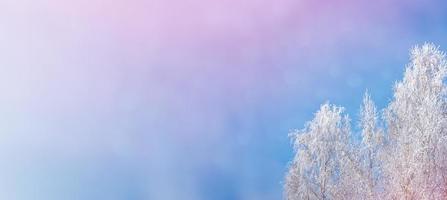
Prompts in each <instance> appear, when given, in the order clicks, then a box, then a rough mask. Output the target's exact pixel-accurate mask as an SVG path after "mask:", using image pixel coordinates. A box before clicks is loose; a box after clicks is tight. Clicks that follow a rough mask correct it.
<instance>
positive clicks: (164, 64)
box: [0, 0, 447, 200]
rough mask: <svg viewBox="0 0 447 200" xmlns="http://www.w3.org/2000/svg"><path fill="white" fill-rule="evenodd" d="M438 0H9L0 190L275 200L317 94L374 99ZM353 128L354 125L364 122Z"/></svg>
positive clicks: (442, 23)
mask: <svg viewBox="0 0 447 200" xmlns="http://www.w3.org/2000/svg"><path fill="white" fill-rule="evenodd" d="M445 11H447V4H446V3H444V2H443V1H434V0H433V1H422V0H415V1H385V0H383V1H382V0H379V1H375V2H374V3H371V2H370V1H354V0H349V1H337V2H329V1H292V0H280V1H273V0H272V1H269V0H267V1H262V2H258V1H255V0H248V1H244V2H240V1H236V0H228V1H202V0H188V1H177V0H168V1H162V0H150V1H144V0H141V1H140V0H138V1H110V2H105V1H100V0H90V1H87V0H79V1H65V0H64V1H56V0H38V1H30V0H21V1H17V0H6V1H2V2H0V29H1V31H0V41H1V42H2V44H3V45H2V47H1V48H0V52H1V54H0V55H1V56H0V66H2V67H1V68H2V69H3V70H2V71H3V72H2V73H1V74H0V83H1V84H0V91H1V93H0V102H1V103H0V110H1V111H2V113H3V115H0V116H1V118H0V159H2V161H3V162H2V163H3V164H2V165H1V166H0V176H1V177H3V178H2V181H0V199H46V200H48V199H136V200H138V199H154V200H171V199H184V200H201V199H203V200H205V199H206V200H208V199H213V200H221V199H222V200H223V199H225V200H228V199H247V200H250V199H257V200H262V199H281V197H282V181H283V177H284V174H285V172H286V170H287V164H288V162H289V161H290V160H291V159H292V156H293V150H292V146H291V144H290V139H289V138H288V133H289V131H290V130H292V129H295V128H298V129H300V128H303V127H304V123H305V122H306V121H308V120H311V119H312V116H313V113H314V112H315V111H316V110H317V109H318V108H319V105H320V104H321V103H324V102H325V101H330V102H331V103H334V104H337V105H340V106H344V107H346V110H347V113H348V114H349V115H350V116H351V117H352V118H353V122H355V121H356V119H357V115H358V114H357V113H358V108H359V105H360V102H361V98H362V95H363V93H364V91H365V90H366V89H368V90H369V92H370V93H371V95H372V98H373V99H374V100H375V101H376V103H377V104H378V106H379V107H380V108H383V107H384V106H385V105H386V104H387V102H388V101H389V100H390V99H391V98H392V86H393V84H394V82H395V81H397V80H399V79H400V78H401V77H402V74H403V70H404V67H405V65H406V64H407V63H408V62H409V60H408V59H409V49H410V48H411V47H413V46H414V45H417V44H423V43H424V42H433V43H435V44H437V45H439V46H440V48H441V50H445V49H447V39H446V37H445V36H446V35H447V34H446V33H447V12H445ZM355 126H356V125H355V124H353V127H354V128H355Z"/></svg>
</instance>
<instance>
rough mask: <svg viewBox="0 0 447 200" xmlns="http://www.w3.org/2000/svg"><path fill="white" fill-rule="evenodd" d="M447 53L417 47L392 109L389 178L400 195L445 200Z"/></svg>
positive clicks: (393, 192) (388, 113)
mask: <svg viewBox="0 0 447 200" xmlns="http://www.w3.org/2000/svg"><path fill="white" fill-rule="evenodd" d="M446 72H447V68H446V61H445V55H444V54H443V53H442V52H440V51H439V50H438V48H436V47H435V46H434V45H432V44H426V45H423V46H422V47H415V48H414V49H413V50H412V52H411V63H410V64H409V65H408V67H407V68H406V71H405V74H404V78H403V80H402V81H400V82H398V83H397V84H396V86H395V89H394V99H393V101H392V102H391V103H390V105H389V106H388V107H387V109H386V115H385V118H386V124H387V127H388V134H389V138H390V142H389V145H390V146H389V147H388V148H387V149H388V159H386V160H385V163H386V165H385V166H386V168H385V172H386V176H385V177H389V184H390V185H389V186H388V187H387V188H389V189H390V190H389V194H390V198H394V199H440V198H442V197H443V195H444V194H443V192H444V190H445V189H444V188H443V187H445V186H443V185H445V184H444V183H445V180H443V179H442V177H443V176H444V175H443V174H444V173H446V171H445V163H444V161H443V160H444V158H443V157H445V156H447V154H445V153H446V152H445V150H444V149H445V143H444V141H445V140H444V138H445V136H446V133H447V132H446V130H445V128H446V119H447V118H446V115H445V105H446V100H445V92H446V87H445V85H444V82H443V81H444V79H445V76H446Z"/></svg>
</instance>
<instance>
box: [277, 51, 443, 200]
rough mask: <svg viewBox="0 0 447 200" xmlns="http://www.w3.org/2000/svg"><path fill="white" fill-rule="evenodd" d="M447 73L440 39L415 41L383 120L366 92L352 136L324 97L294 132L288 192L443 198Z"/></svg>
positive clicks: (297, 195) (291, 195)
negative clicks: (436, 41)
mask: <svg viewBox="0 0 447 200" xmlns="http://www.w3.org/2000/svg"><path fill="white" fill-rule="evenodd" d="M446 76H447V61H446V57H445V54H444V53H442V52H440V51H439V50H438V48H437V47H435V46H434V45H433V44H424V45H423V46H420V47H418V46H417V47H415V48H413V49H412V51H411V62H410V64H408V66H407V67H406V70H405V73H404V78H403V80H402V81H399V82H397V83H396V85H395V87H394V95H393V99H392V100H391V102H390V104H389V105H388V106H387V107H386V108H385V109H384V110H383V121H380V119H379V118H378V111H377V109H376V107H375V105H374V103H373V102H372V100H371V98H370V96H369V95H368V94H365V96H364V98H363V104H362V106H361V111H360V124H359V125H360V128H361V133H360V135H361V141H358V140H357V142H355V141H354V142H353V141H351V140H352V137H351V135H352V133H351V130H350V123H349V118H348V117H347V116H344V115H343V108H341V107H337V106H333V105H329V104H327V103H326V104H323V105H322V106H321V108H320V110H319V111H318V112H317V113H316V114H315V117H314V119H313V120H312V121H310V122H308V123H307V125H306V127H305V129H303V130H301V131H297V132H295V133H294V134H292V135H293V139H294V147H295V152H296V155H295V157H294V160H293V162H292V164H291V166H290V168H289V171H288V173H287V176H286V184H285V197H286V199H287V200H298V199H404V200H412V199H422V200H424V199H447V99H446V94H447V93H446V92H447V87H446V85H445V84H444V81H445V78H446ZM379 124H383V126H379Z"/></svg>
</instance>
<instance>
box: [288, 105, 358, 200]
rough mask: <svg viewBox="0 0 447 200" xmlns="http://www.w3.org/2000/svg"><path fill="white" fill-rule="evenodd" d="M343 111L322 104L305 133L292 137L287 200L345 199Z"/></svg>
mask: <svg viewBox="0 0 447 200" xmlns="http://www.w3.org/2000/svg"><path fill="white" fill-rule="evenodd" d="M342 114H343V108H341V107H336V106H333V105H330V104H328V103H326V104H323V105H322V106H321V108H320V110H319V111H318V112H317V113H316V114H315V118H314V119H313V120H312V121H310V122H308V123H307V126H306V128H305V129H303V130H300V131H297V132H295V133H293V137H294V138H295V145H294V146H295V150H296V152H297V154H296V156H295V158H294V161H293V163H292V165H291V167H290V171H289V173H288V175H287V178H286V185H285V191H286V196H287V199H289V200H295V199H334V198H337V197H341V196H343V195H346V193H344V191H342V189H343V188H344V187H345V186H344V183H346V180H347V178H346V174H347V173H346V170H345V169H344V165H345V163H344V161H345V160H346V158H345V153H346V152H348V151H349V141H348V139H349V134H350V127H349V118H348V116H347V115H342Z"/></svg>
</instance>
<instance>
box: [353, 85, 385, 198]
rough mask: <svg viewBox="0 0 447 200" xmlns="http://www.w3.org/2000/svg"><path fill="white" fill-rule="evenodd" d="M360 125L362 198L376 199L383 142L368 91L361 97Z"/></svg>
mask: <svg viewBox="0 0 447 200" xmlns="http://www.w3.org/2000/svg"><path fill="white" fill-rule="evenodd" d="M360 127H361V135H362V142H361V145H360V147H359V151H358V156H359V167H360V169H361V173H360V176H361V189H362V192H361V193H362V195H361V196H362V199H377V198H379V197H380V195H379V194H378V192H379V191H380V190H379V189H380V188H378V187H379V185H378V184H379V178H381V174H380V173H381V161H380V159H379V155H378V153H379V149H380V147H381V146H382V143H383V132H382V130H381V129H380V128H379V127H378V114H377V108H376V106H375V104H374V102H373V101H372V100H371V97H370V95H369V94H368V93H365V95H364V97H363V104H362V106H361V107H360Z"/></svg>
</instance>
